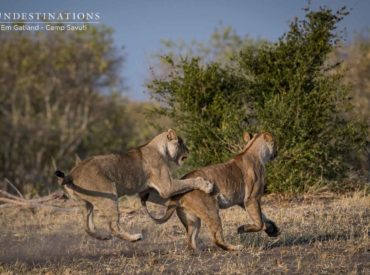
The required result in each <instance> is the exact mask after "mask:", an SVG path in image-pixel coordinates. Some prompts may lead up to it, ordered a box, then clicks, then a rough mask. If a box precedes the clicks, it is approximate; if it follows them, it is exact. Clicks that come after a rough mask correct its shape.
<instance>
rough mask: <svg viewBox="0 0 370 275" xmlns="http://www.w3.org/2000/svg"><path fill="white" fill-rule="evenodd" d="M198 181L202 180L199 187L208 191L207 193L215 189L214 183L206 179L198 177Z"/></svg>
mask: <svg viewBox="0 0 370 275" xmlns="http://www.w3.org/2000/svg"><path fill="white" fill-rule="evenodd" d="M197 180H198V181H200V182H201V185H200V186H199V189H200V190H202V191H203V192H206V193H207V194H209V193H211V192H212V191H213V183H212V182H210V181H208V180H205V179H203V178H200V177H198V178H197Z"/></svg>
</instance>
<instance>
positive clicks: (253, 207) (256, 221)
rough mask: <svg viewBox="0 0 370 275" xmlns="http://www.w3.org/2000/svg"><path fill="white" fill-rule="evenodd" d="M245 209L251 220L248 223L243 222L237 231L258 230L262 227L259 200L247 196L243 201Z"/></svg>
mask: <svg viewBox="0 0 370 275" xmlns="http://www.w3.org/2000/svg"><path fill="white" fill-rule="evenodd" d="M244 207H245V210H246V211H247V212H248V215H249V218H250V219H251V220H252V223H250V224H244V225H242V226H240V227H239V228H238V233H239V234H241V233H247V232H259V231H261V230H262V229H263V221H262V214H261V206H260V202H259V200H258V199H256V198H249V199H248V200H247V201H246V202H245V203H244Z"/></svg>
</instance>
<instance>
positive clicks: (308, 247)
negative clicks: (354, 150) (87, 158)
mask: <svg viewBox="0 0 370 275" xmlns="http://www.w3.org/2000/svg"><path fill="white" fill-rule="evenodd" d="M67 203H68V204H71V203H72V202H67ZM126 204H129V205H130V206H131V207H134V208H136V211H135V212H134V213H132V214H125V215H124V217H123V220H125V221H126V228H128V229H129V230H130V231H131V232H136V231H140V230H139V228H140V227H141V228H142V231H143V233H144V237H145V239H144V240H142V241H140V242H137V243H128V242H125V241H121V240H119V239H112V240H109V241H98V240H95V239H92V238H91V237H89V236H88V235H87V234H85V233H84V231H83V227H82V221H81V218H80V214H79V212H78V210H76V211H72V212H69V213H64V212H51V211H50V210H38V211H37V212H35V213H32V212H31V211H29V210H18V209H11V210H9V209H7V210H5V209H1V210H0V247H1V249H0V273H5V274H20V273H27V274H30V273H31V274H32V273H34V274H40V273H43V274H71V273H72V274H76V273H77V274H97V273H98V274H101V273H104V274H105V273H113V274H131V273H144V274H146V273H154V274H158V273H177V274H187V273H219V274H246V273H248V274H254V273H255V274H261V273H262V274H263V273H274V274H275V273H299V274H301V273H320V274H322V273H324V274H325V273H335V274H338V273H345V274H369V272H370V242H369V221H370V196H368V195H365V194H363V193H353V194H351V195H345V196H343V195H342V196H335V195H332V194H329V195H328V196H321V197H306V198H301V199H279V198H277V197H271V196H270V197H266V198H265V200H264V206H263V207H264V210H265V212H266V213H267V214H268V216H269V217H270V218H272V219H274V220H275V221H276V222H277V224H278V225H279V227H280V228H281V230H282V234H281V235H280V236H279V238H275V239H274V238H268V237H267V236H266V235H265V234H264V233H254V234H247V235H242V236H240V235H237V234H236V229H237V227H238V226H239V225H241V224H243V223H245V222H247V217H246V215H245V213H244V211H243V210H242V209H239V208H231V209H228V210H224V211H222V220H223V225H224V231H225V236H226V238H227V239H228V240H229V241H230V242H231V243H233V244H240V243H241V244H244V245H245V249H243V250H242V251H240V252H225V251H223V250H221V249H219V248H217V247H215V246H214V245H213V243H212V242H211V241H210V238H209V237H208V230H207V228H206V227H205V226H203V227H202V232H201V234H200V238H201V239H202V240H203V244H202V249H200V250H199V251H197V252H193V251H191V250H189V249H188V248H187V246H186V244H185V234H184V229H183V227H182V225H181V224H180V222H179V221H178V219H177V217H173V218H171V220H170V221H169V222H168V223H167V224H164V225H156V224H154V223H153V222H152V221H151V220H150V219H149V218H148V217H147V216H145V214H144V212H143V211H142V209H140V208H139V206H138V204H137V202H136V201H134V202H132V200H130V201H126ZM98 222H100V225H101V226H105V225H104V224H103V222H104V219H102V218H100V219H98Z"/></svg>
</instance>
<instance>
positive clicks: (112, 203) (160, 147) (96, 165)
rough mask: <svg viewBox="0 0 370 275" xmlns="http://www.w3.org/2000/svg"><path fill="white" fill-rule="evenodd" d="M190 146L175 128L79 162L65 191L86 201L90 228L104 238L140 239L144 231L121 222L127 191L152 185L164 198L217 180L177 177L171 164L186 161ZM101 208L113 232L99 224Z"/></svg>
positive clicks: (208, 188) (64, 183)
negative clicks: (126, 227) (96, 218)
mask: <svg viewBox="0 0 370 275" xmlns="http://www.w3.org/2000/svg"><path fill="white" fill-rule="evenodd" d="M187 154H188V149H187V148H186V146H185V144H184V142H183V140H182V139H181V138H180V137H178V136H177V134H176V132H175V131H174V130H172V129H170V130H168V131H166V132H163V133H161V134H159V135H158V136H156V137H155V138H153V139H152V140H151V141H150V142H148V143H147V144H145V145H142V146H140V147H138V148H136V149H133V150H131V151H129V152H127V153H122V154H109V155H102V156H95V157H91V158H89V159H86V160H84V161H82V162H79V163H78V164H76V166H75V167H74V168H73V169H72V170H71V172H70V174H69V175H68V176H65V175H64V173H63V172H61V171H56V172H55V174H56V175H57V176H58V177H60V178H62V179H63V180H61V184H62V186H63V187H64V189H65V191H66V192H67V193H68V194H69V195H70V196H71V197H73V198H75V199H77V200H79V201H81V202H82V204H83V207H82V209H83V216H84V219H85V227H86V232H87V233H88V234H89V235H91V236H93V237H95V238H97V239H100V240H107V239H110V238H111V237H112V235H114V236H116V237H119V238H122V239H124V240H128V241H137V240H139V239H141V238H142V235H141V234H129V233H127V232H125V231H124V230H122V229H121V227H120V225H119V213H118V199H119V197H121V196H123V195H133V194H137V193H143V192H146V191H148V190H149V188H152V189H154V190H156V191H157V192H158V193H159V195H160V196H161V197H163V198H169V197H170V196H174V195H177V194H181V193H184V192H186V191H190V190H193V189H199V190H202V191H204V192H206V193H209V192H211V191H212V188H213V184H212V183H210V182H209V181H207V180H204V179H203V178H200V177H197V178H191V179H182V180H174V179H172V177H171V174H170V169H169V166H170V164H171V163H175V164H177V165H182V163H183V161H184V160H185V159H186V157H187ZM95 207H96V208H98V209H99V210H100V211H102V213H103V214H104V215H105V216H106V217H107V219H108V221H109V226H110V231H111V232H110V233H109V232H104V231H99V230H97V229H96V228H95V224H94V220H93V210H94V208H95Z"/></svg>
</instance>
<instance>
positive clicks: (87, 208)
mask: <svg viewBox="0 0 370 275" xmlns="http://www.w3.org/2000/svg"><path fill="white" fill-rule="evenodd" d="M81 208H82V213H83V218H84V220H85V221H84V223H85V231H86V233H87V234H89V235H90V236H91V237H93V238H96V239H98V240H109V239H111V238H112V235H111V234H109V233H108V232H106V231H103V230H97V229H96V227H95V224H94V206H93V205H92V204H91V203H90V202H88V201H85V205H83V206H81Z"/></svg>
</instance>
